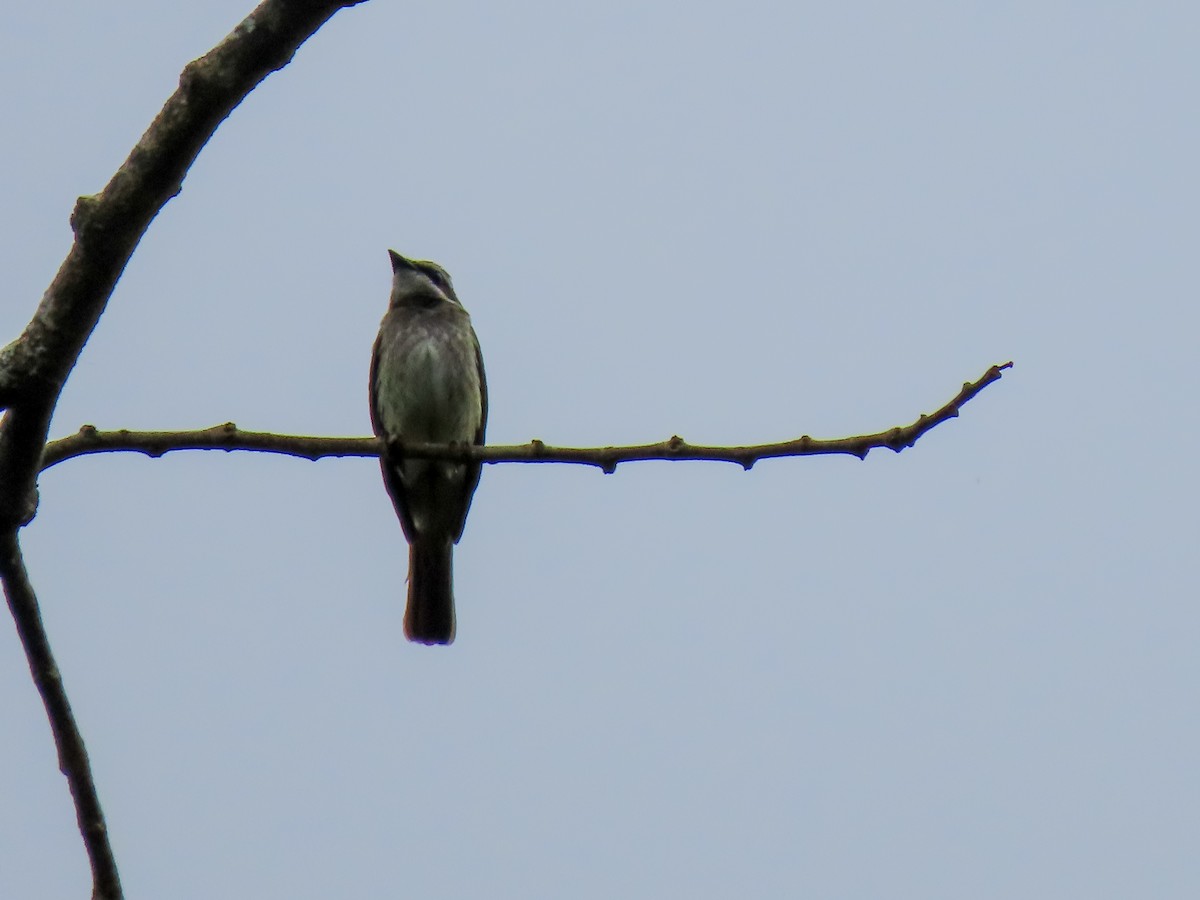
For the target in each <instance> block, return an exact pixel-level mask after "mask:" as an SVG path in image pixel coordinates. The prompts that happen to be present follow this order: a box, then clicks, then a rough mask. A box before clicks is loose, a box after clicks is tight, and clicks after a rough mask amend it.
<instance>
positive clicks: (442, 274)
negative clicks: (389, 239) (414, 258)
mask: <svg viewBox="0 0 1200 900" xmlns="http://www.w3.org/2000/svg"><path fill="white" fill-rule="evenodd" d="M413 264H414V265H415V266H416V267H417V268H418V269H420V270H421V271H422V272H424V273H425V274H426V275H428V276H429V280H430V281H432V282H433V283H434V284H436V285H437V286H438V287H439V288H441V289H442V290H443V291H446V292H447V293H452V292H453V290H454V289H453V288H451V287H450V275H449V273H448V272H447V271H446V270H445V269H443V268H442V267H441V266H439V265H438V264H437V263H431V262H428V261H426V260H421V261H419V262H415V263H413Z"/></svg>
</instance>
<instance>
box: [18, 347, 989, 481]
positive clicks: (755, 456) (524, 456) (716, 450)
mask: <svg viewBox="0 0 1200 900" xmlns="http://www.w3.org/2000/svg"><path fill="white" fill-rule="evenodd" d="M1011 367H1012V363H1011V362H1007V363H1004V364H1003V365H996V366H992V367H991V368H990V369H988V370H987V371H986V372H985V373H984V374H983V377H981V378H980V379H979V380H978V381H974V382H968V383H967V384H964V385H963V386H962V390H961V391H959V392H958V394H957V395H956V396H955V397H954V398H953V399H951V400H950V401H949V402H948V403H946V404H945V405H943V406H942V407H941V408H940V409H938V410H937V411H936V412H934V413H932V414H930V415H922V416H920V417H919V418H918V419H917V420H916V421H915V422H913V423H912V424H911V425H906V426H904V427H898V428H891V429H888V430H887V431H881V432H879V433H877V434H864V435H859V436H857V437H848V438H835V439H832V440H819V439H817V438H811V437H808V436H807V435H805V436H804V437H799V438H796V439H794V440H790V441H780V442H778V443H774V444H754V445H751V446H746V447H711V446H703V445H699V444H689V443H687V441H685V440H683V438H680V437H678V436H674V437H671V438H669V439H668V440H665V441H661V442H660V443H657V444H641V445H638V446H634V447H593V448H583V447H551V446H549V445H548V444H545V443H543V442H542V441H540V440H534V441H531V442H529V443H528V444H520V445H514V446H491V447H474V446H457V445H456V446H446V445H444V444H402V443H400V442H396V445H395V447H394V450H395V451H396V452H397V453H398V454H403V455H406V456H411V457H419V458H425V459H450V460H461V461H466V460H479V461H481V462H485V463H506V462H524V463H575V464H579V465H591V466H598V467H599V468H600V469H603V470H604V471H605V472H609V473H611V472H613V471H615V470H616V468H617V465H618V464H619V463H623V462H634V461H637V460H650V459H662V460H681V459H691V460H708V461H712V462H731V463H737V464H738V465H740V466H742V467H744V468H746V469H749V468H751V467H752V466H753V465H754V464H755V463H756V462H758V461H759V460H760V459H772V458H775V457H780V456H819V455H829V454H835V453H844V454H849V455H851V456H857V457H858V458H859V459H866V456H867V454H868V453H869V452H870V451H871V450H875V449H880V448H885V447H886V448H887V449H889V450H892V451H894V452H896V453H899V452H900V451H901V450H903V449H905V448H906V447H911V446H913V444H915V443H916V442H917V441H918V440H919V439H920V438H921V437H922V436H923V435H925V434H926V433H927V432H929V431H930V430H931V429H933V428H935V427H937V426H938V425H940V424H941V423H942V422H945V421H946V420H947V419H953V418H955V417H956V416H957V415H958V411H959V409H960V408H961V407H962V405H963V404H964V403H966V402H968V401H969V400H971V398H973V397H974V396H975V395H976V394H978V393H979V392H980V391H982V390H983V389H984V388H985V387H987V386H988V385H989V384H991V383H992V382H993V381H998V380H999V379H1000V377H1001V374H1002V372H1003V371H1004V370H1005V369H1008V368H1011ZM382 449H383V442H382V441H380V440H378V439H376V438H330V437H309V436H305V435H294V434H272V433H269V432H262V431H241V430H239V429H238V427H237V426H236V425H234V424H233V423H232V422H226V423H225V424H224V425H214V426H213V427H212V428H205V429H203V430H200V431H125V430H122V431H99V430H97V429H96V428H95V427H93V426H91V425H84V426H83V427H82V428H80V429H79V431H78V432H76V433H75V434H73V435H71V436H70V437H65V438H62V439H61V440H57V441H54V442H52V443H51V444H49V445H47V447H46V452H45V454H44V455H43V457H42V467H43V469H48V468H50V467H51V466H54V465H57V464H58V463H60V462H63V461H64V460H68V459H74V458H75V457H77V456H86V455H89V454H92V453H111V452H116V451H131V452H135V453H144V454H146V455H147V456H153V457H158V456H162V455H163V454H166V453H171V452H174V451H177V450H248V451H257V452H260V453H281V454H285V455H288V456H298V457H302V458H304V459H310V460H317V459H322V458H324V457H328V456H378V455H379V453H380V451H381V450H382Z"/></svg>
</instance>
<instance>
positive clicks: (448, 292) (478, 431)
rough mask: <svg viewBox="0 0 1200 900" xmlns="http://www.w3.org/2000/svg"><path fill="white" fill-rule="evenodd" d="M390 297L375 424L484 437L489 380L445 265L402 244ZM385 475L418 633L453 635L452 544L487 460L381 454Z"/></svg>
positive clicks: (441, 438) (383, 428) (407, 625)
mask: <svg viewBox="0 0 1200 900" xmlns="http://www.w3.org/2000/svg"><path fill="white" fill-rule="evenodd" d="M388 253H389V254H390V255H391V258H392V273H393V275H392V297H391V302H390V304H389V305H388V311H387V314H386V315H384V317H383V321H382V322H381V323H380V325H379V336H378V337H377V338H376V339H375V349H374V350H373V351H372V353H371V425H372V426H373V427H374V429H375V434H376V435H378V436H379V437H381V438H384V439H385V440H387V439H392V440H395V439H399V441H400V442H401V443H403V442H405V441H408V442H413V443H421V442H426V443H437V444H451V443H455V444H466V443H472V444H482V443H483V431H484V427H485V426H486V424H487V382H486V380H485V379H484V375H483V356H482V355H481V354H480V352H479V340H478V339H477V338H476V337H475V330H474V329H473V328H472V327H471V317H470V316H469V315H468V314H467V311H466V310H465V309H463V307H462V304H461V303H459V302H458V297H457V296H456V295H455V293H454V286H453V285H452V284H451V283H450V276H449V275H448V274H447V272H446V270H445V269H443V268H442V267H441V266H439V265H437V264H436V263H431V262H427V261H424V260H412V259H405V258H404V257H403V256H401V255H400V254H399V253H397V252H396V251H394V250H389V251H388ZM379 464H380V467H381V468H382V469H383V483H384V484H385V485H386V486H387V491H388V493H389V494H390V495H391V497H392V503H393V505H394V506H395V507H396V515H397V516H399V518H400V525H401V527H402V528H403V529H404V536H405V537H406V538H408V543H409V551H408V608H407V609H406V610H405V612H404V633H405V635H407V636H408V639H409V640H410V641H419V642H420V643H423V644H449V643H450V642H451V641H453V640H454V591H453V581H452V560H453V551H454V545H455V544H456V543H458V539H459V538H461V537H462V533H463V526H464V525H465V524H466V521H467V510H468V509H470V507H471V496H472V495H473V494H474V493H475V486H476V485H477V484H478V483H479V470H480V464H479V463H457V462H446V461H444V460H436V459H404V458H397V457H396V456H395V455H394V454H392V453H390V452H389V451H388V450H387V449H385V450H384V452H383V454H382V456H380V459H379Z"/></svg>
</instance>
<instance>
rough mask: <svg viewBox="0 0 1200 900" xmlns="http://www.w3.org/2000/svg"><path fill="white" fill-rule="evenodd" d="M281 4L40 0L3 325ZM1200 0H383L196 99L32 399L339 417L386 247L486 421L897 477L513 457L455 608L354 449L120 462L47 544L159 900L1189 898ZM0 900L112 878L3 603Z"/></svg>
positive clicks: (6, 62) (114, 820) (48, 615)
mask: <svg viewBox="0 0 1200 900" xmlns="http://www.w3.org/2000/svg"><path fill="white" fill-rule="evenodd" d="M250 7H251V4H250V2H233V0H220V2H215V0H213V2H208V3H203V4H185V5H184V6H183V7H181V6H180V5H179V4H169V3H161V2H149V0H143V2H117V3H108V4H101V5H97V4H94V3H84V2H79V0H72V2H45V3H41V4H21V5H20V6H18V7H14V9H12V10H10V11H9V12H8V13H7V14H6V24H5V28H4V30H3V32H2V33H0V108H3V110H4V113H5V120H6V121H5V140H4V141H3V142H0V172H2V173H3V175H2V178H3V182H2V184H3V194H4V197H5V203H4V206H5V213H4V215H3V216H2V217H0V222H2V223H3V224H2V226H0V227H3V229H4V231H3V234H2V238H3V239H2V240H0V269H2V271H3V272H4V273H5V277H4V284H5V297H6V299H5V301H4V302H3V303H2V304H0V325H2V326H3V328H2V333H3V335H5V338H4V339H5V340H7V339H8V337H9V336H13V335H15V334H17V333H18V332H19V329H20V328H21V327H22V326H23V325H24V323H25V322H26V321H27V319H28V318H29V316H30V314H31V313H32V311H33V308H34V306H35V305H36V303H37V301H38V299H39V298H40V296H41V294H42V292H43V291H44V289H45V287H46V285H47V284H48V283H49V281H50V279H51V278H52V276H53V274H54V272H55V270H56V269H57V267H58V265H59V263H60V262H61V260H62V258H63V256H64V255H65V252H66V250H67V248H68V246H69V241H70V231H69V228H68V225H67V217H68V214H69V212H70V210H71V207H72V205H73V203H74V199H75V197H76V196H77V195H79V194H82V193H92V192H95V191H97V190H99V189H100V188H101V187H102V186H103V185H104V183H105V182H106V181H107V179H108V178H109V176H110V175H111V173H112V172H113V170H114V169H115V168H116V167H117V165H119V164H120V162H121V161H122V159H123V158H124V157H125V155H126V154H127V152H128V150H129V148H130V147H131V146H132V144H133V142H134V141H135V140H136V139H137V137H138V136H139V135H140V134H141V133H142V131H143V130H144V128H145V127H146V125H147V124H148V123H149V121H150V119H151V118H152V117H153V115H154V114H155V112H156V111H157V110H158V108H159V107H160V105H161V103H162V101H163V100H164V99H165V98H166V97H167V96H168V95H169V93H170V92H171V91H172V89H173V88H174V86H175V84H176V83H177V79H178V73H179V71H180V69H181V68H182V67H183V65H184V64H185V63H186V62H187V61H188V60H190V59H192V58H194V57H196V56H198V55H200V54H201V53H203V52H205V51H206V50H207V49H208V48H209V47H211V46H212V45H213V44H214V43H216V42H217V41H218V40H219V39H220V38H221V37H222V36H223V35H224V34H225V33H227V32H228V31H229V30H230V29H231V28H232V27H233V25H234V24H235V23H236V22H237V21H238V20H239V19H240V18H241V17H242V16H243V15H244V14H245V13H246V12H248V11H249V9H250ZM1198 38H1200V14H1198V13H1197V12H1196V11H1195V9H1194V8H1193V7H1191V6H1189V5H1187V4H1181V3H1162V2H1152V3H1143V4H1132V3H1086V4H1085V3H1059V2H1039V3H1010V4H991V5H981V4H961V3H957V4H952V3H936V2H916V3H907V4H895V3H880V2H875V3H855V4H824V5H821V4H778V3H750V4H745V3H743V4H739V5H735V4H715V3H688V4H684V3H666V2H650V3H631V2H616V3H606V4H602V5H601V6H599V7H597V6H595V5H588V6H587V7H585V6H583V5H581V4H558V3H547V2H525V3H514V4H505V5H504V6H503V8H499V7H496V6H495V5H493V4H482V3H466V2H448V3H439V4H432V3H424V4H411V3H399V2H393V3H386V2H380V0H376V2H372V3H368V4H365V5H363V6H361V7H359V8H356V9H353V10H349V11H346V12H343V13H340V14H339V15H338V16H336V17H335V19H334V20H333V21H332V22H331V23H330V25H329V26H327V27H326V28H325V29H324V30H322V31H321V32H319V33H318V34H317V35H316V37H315V38H314V39H313V40H311V41H310V42H309V43H308V44H307V45H306V46H305V47H303V48H302V49H301V50H300V52H299V53H298V54H297V56H296V58H295V60H294V62H293V64H292V65H291V66H289V67H288V68H286V69H285V70H283V71H282V72H279V73H277V74H275V75H273V76H272V77H271V78H269V79H268V80H267V82H266V83H265V84H264V85H263V86H262V87H261V88H260V89H259V90H258V91H256V92H255V93H254V94H252V95H251V97H250V98H249V100H248V101H247V102H246V103H245V104H243V106H242V107H240V108H239V109H237V110H236V111H235V112H234V113H233V115H232V116H231V117H230V119H229V120H228V121H227V122H226V123H225V124H224V125H222V127H221V129H220V130H219V131H218V133H217V135H216V137H215V138H214V140H213V141H212V142H211V144H210V145H209V146H208V147H207V148H206V149H205V150H204V152H203V153H202V155H201V156H200V158H199V160H198V162H197V163H196V165H195V166H194V167H193V169H192V172H191V174H190V175H189V177H188V179H187V181H186V182H185V184H184V190H183V193H182V194H181V195H180V196H179V197H177V198H176V199H175V200H173V201H172V202H171V203H170V204H169V205H168V206H167V207H166V209H165V210H164V211H163V213H162V214H161V215H160V216H159V218H158V220H157V221H156V222H155V223H154V225H153V226H152V228H151V230H150V232H149V234H148V236H147V237H146V239H145V240H144V241H143V242H142V244H141V246H140V247H139V249H138V251H137V253H136V254H135V256H134V258H133V260H132V262H131V263H130V265H129V267H128V269H127V271H126V273H125V276H124V278H123V279H122V281H121V282H120V284H119V285H118V287H117V290H116V292H115V294H114V296H113V298H112V302H111V305H110V307H109V309H108V311H107V312H106V313H105V315H104V317H103V319H102V320H101V322H100V325H99V327H98V329H97V330H96V332H95V334H94V336H93V338H92V340H91V341H90V342H89V344H88V346H87V348H86V349H85V351H84V354H83V357H82V359H81V361H80V364H79V366H78V368H77V369H76V370H75V373H74V374H73V376H72V378H71V381H70V382H69V384H68V386H67V389H66V392H65V393H64V395H63V399H62V403H61V405H60V407H59V410H58V414H57V416H56V419H55V423H54V429H53V433H54V434H55V435H56V436H61V435H63V434H67V433H69V432H71V431H73V430H75V429H76V428H78V427H79V426H80V425H82V424H84V423H92V424H95V425H97V426H98V427H104V428H121V427H126V428H185V427H200V426H207V425H211V424H215V423H218V422H224V421H227V420H234V421H236V422H237V423H238V424H240V425H242V426H245V427H248V428H255V429H264V430H278V431H292V432H301V433H311V434H330V435H362V434H366V433H368V431H369V423H368V417H367V403H366V372H367V366H368V362H369V355H370V346H371V342H372V340H373V338H374V334H375V329H376V328H377V326H378V321H379V318H380V317H381V316H382V314H383V312H384V308H385V306H386V299H387V291H388V283H389V277H390V269H389V266H388V260H387V255H386V250H387V249H388V247H394V248H396V249H397V250H399V251H401V252H402V253H405V254H407V255H410V256H416V257H425V258H432V259H436V260H437V261H439V262H441V263H442V264H443V265H445V266H446V268H447V269H449V271H450V272H451V273H452V274H453V275H454V278H455V283H456V286H457V288H458V292H459V295H460V296H461V297H462V299H463V302H464V303H465V305H466V306H467V308H468V309H469V310H470V311H471V313H472V316H473V318H474V321H475V327H476V330H477V332H478V333H479V337H480V340H481V342H482V344H483V349H484V355H485V358H486V361H487V367H488V378H489V386H490V393H491V421H490V427H489V437H490V439H491V440H492V441H493V442H499V443H509V442H521V441H526V440H529V439H530V438H533V437H539V438H542V439H544V440H546V441H548V442H552V443H570V444H594V443H622V442H642V441H649V440H658V439H662V438H665V437H667V436H669V435H671V434H680V435H683V436H684V437H686V438H688V439H690V440H694V441H698V442H701V441H702V442H713V443H717V442H728V443H745V442H754V441H766V440H777V439H782V438H788V437H794V436H796V435H798V434H801V433H808V434H812V435H814V436H820V437H837V436H843V435H846V434H854V433H859V432H863V431H876V430H880V429H883V428H886V427H889V426H891V425H895V424H904V423H907V422H909V421H911V420H912V419H913V418H915V417H916V415H917V414H918V413H921V412H929V411H932V409H934V408H935V407H936V406H938V405H940V404H941V403H943V402H944V401H945V400H946V399H948V398H949V397H950V396H952V395H953V394H954V392H955V391H956V390H957V389H958V387H959V385H960V384H961V382H963V381H964V380H971V379H975V378H977V377H979V375H981V374H982V373H983V371H984V370H985V369H986V368H987V367H988V366H990V365H991V364H993V363H998V362H1004V361H1006V360H1008V359H1013V360H1015V363H1016V367H1015V368H1014V369H1013V370H1012V371H1011V372H1010V373H1009V374H1008V375H1007V376H1006V377H1005V379H1004V380H1003V381H1002V382H1000V383H999V384H996V385H993V386H992V387H990V388H989V389H988V390H987V391H985V392H984V394H982V395H981V396H980V397H979V398H978V399H977V400H975V401H974V402H973V403H971V404H969V405H968V406H967V407H966V408H965V409H964V410H963V415H962V416H961V417H960V418H959V419H958V420H956V421H953V422H950V423H948V424H946V425H945V426H943V427H941V428H939V429H938V430H936V431H935V432H934V433H932V434H930V435H929V436H928V437H927V438H926V439H925V440H923V441H922V442H921V443H919V444H918V445H917V447H915V448H914V449H913V450H911V451H906V452H904V453H903V454H900V455H898V456H897V455H893V454H891V453H888V452H883V453H877V454H872V455H871V456H870V457H869V458H868V459H867V461H866V462H865V463H860V462H857V461H855V460H852V459H841V458H821V459H803V460H781V461H774V462H766V463H762V464H760V465H759V466H757V467H756V468H755V469H754V470H753V471H752V472H750V473H744V472H742V471H740V470H739V469H737V468H736V467H732V466H718V465H715V464H667V463H646V464H638V465H632V466H628V467H624V466H623V467H621V468H620V469H619V470H618V472H617V473H616V474H615V475H613V476H608V477H606V476H603V475H601V474H600V473H598V472H596V471H594V470H592V469H583V468H570V467H548V466H514V465H506V466H494V467H490V468H488V469H486V470H485V471H484V474H483V480H482V482H481V485H480V488H479V492H478V494H477V495H476V499H475V504H474V507H473V509H472V513H471V518H470V520H469V522H468V525H467V530H466V535H465V537H464V539H463V542H462V544H461V545H460V546H459V550H458V553H457V556H456V592H457V595H458V608H459V628H458V640H457V642H456V643H455V644H454V645H453V647H451V648H450V649H448V650H439V649H427V648H424V647H418V646H415V645H410V644H407V643H406V642H405V641H404V639H403V636H402V631H401V616H402V612H403V597H404V590H405V589H404V583H403V581H404V577H405V569H406V560H407V551H406V547H405V545H404V541H403V537H402V535H401V532H400V528H399V525H398V523H397V522H396V520H395V517H394V515H393V512H392V509H391V504H390V502H389V501H388V498H387V495H386V493H385V492H384V490H383V486H382V483H381V480H380V478H379V473H378V469H377V467H376V465H375V463H374V462H373V461H370V460H341V461H334V460H327V461H323V462H320V463H316V464H314V463H307V462H303V461H300V460H291V459H283V458H277V457H268V456H262V455H249V454H242V455H227V454H223V453H207V454H206V453H194V454H177V455H174V456H170V457H168V458H166V459H162V460H149V459H145V458H142V457H137V456H122V455H106V456H97V457H92V458H88V459H82V460H76V461H72V462H69V463H66V464H63V465H62V466H60V467H58V468H56V469H54V470H53V471H51V472H49V473H47V474H46V475H45V476H44V478H43V479H42V484H41V489H42V502H41V509H40V513H39V516H38V518H37V520H36V521H35V522H34V523H33V524H32V525H31V526H30V527H29V528H28V529H27V530H26V533H25V536H24V542H25V546H26V549H27V554H28V561H29V565H30V567H31V570H32V575H33V579H34V582H35V584H36V586H37V588H38V590H39V592H40V597H41V601H42V604H43V614H44V617H45V620H46V625H47V627H48V629H49V633H50V637H51V640H52V642H53V645H54V648H55V650H56V652H57V653H58V656H59V661H60V664H61V667H62V670H63V675H64V677H65V679H66V684H67V687H68V690H69V692H70V696H71V700H72V702H73V704H74V706H75V710H76V713H77V716H78V718H79V722H80V725H81V727H82V729H83V732H84V735H85V737H86V739H87V741H88V746H89V749H90V752H91V755H92V761H93V763H94V766H95V773H96V778H97V782H98V785H99V790H100V795H101V799H102V801H103V804H104V808H105V811H106V813H107V815H108V821H109V826H110V829H111V832H112V839H113V843H114V846H115V849H116V852H117V854H118V859H119V861H120V863H121V872H122V877H123V880H124V884H125V888H126V891H127V894H128V895H129V896H130V897H157V896H163V897H166V896H169V897H173V898H183V900H187V898H193V897H195V898H200V897H204V898H210V897H225V896H228V897H256V896H262V897H288V898H318V897H321V898H324V897H330V896H353V897H388V896H414V897H445V898H462V897H484V896H486V897H499V898H563V897H570V898H613V897H621V898H632V900H637V898H661V897H714V898H725V897H800V896H803V897H816V898H856V900H857V898H862V900H878V898H919V900H929V898H954V900H960V898H963V897H971V898H974V900H987V898H1013V897H1021V898H1061V897H1088V898H1105V897H1112V898H1129V897H1155V898H1164V897H1179V898H1185V897H1186V898H1190V897H1194V896H1196V895H1197V893H1198V892H1200V857H1198V855H1197V853H1196V838H1197V832H1198V827H1200V777H1198V776H1197V768H1196V760H1197V758H1198V757H1200V720H1198V713H1197V709H1200V704H1198V700H1200V697H1198V696H1197V694H1198V691H1197V685H1198V683H1200V662H1198V660H1197V655H1196V643H1197V634H1198V632H1200V612H1198V610H1197V603H1196V598H1197V596H1200V590H1198V588H1200V577H1198V576H1197V571H1196V561H1195V555H1196V554H1195V545H1196V531H1197V529H1196V524H1195V505H1196V496H1197V487H1196V485H1197V479H1196V477H1195V475H1194V466H1193V465H1192V463H1191V461H1190V454H1191V452H1192V451H1193V449H1194V447H1195V446H1196V444H1197V442H1198V441H1200V425H1198V423H1197V416H1196V401H1195V398H1194V396H1193V391H1192V390H1191V388H1192V385H1193V384H1194V382H1195V374H1194V358H1195V353H1196V338H1195V334H1196V330H1197V326H1198V322H1197V314H1196V296H1197V281H1198V278H1197V264H1196V252H1197V246H1198V244H1200V242H1198V240H1197V239H1198V237H1200V234H1198V231H1200V229H1198V226H1197V212H1196V211H1197V209H1198V208H1200V180H1198V178H1197V167H1196V160H1197V159H1198V158H1200V121H1198V119H1197V117H1196V115H1195V110H1194V107H1195V98H1196V92H1197V76H1198V74H1200V63H1198V62H1197V59H1198V58H1200V57H1198V55H1197V46H1198V43H1200V41H1198ZM0 718H2V720H3V721H4V723H5V726H4V736H3V738H2V739H0V896H2V897H23V898H24V897H30V898H39V897H46V898H58V897H79V896H86V895H87V892H88V890H89V876H88V871H87V865H86V858H85V856H84V853H83V850H82V847H81V846H80V843H79V838H78V834H77V831H76V827H75V818H74V813H73V810H72V808H71V806H70V800H69V796H68V793H67V789H66V785H65V782H64V781H63V779H62V777H61V776H60V775H59V773H58V771H57V767H56V760H55V756H54V750H53V745H52V742H51V739H50V735H49V730H48V726H47V725H46V722H45V717H44V713H43V711H42V708H41V705H40V702H39V700H38V698H37V695H36V692H35V690H34V688H33V685H32V683H31V682H30V679H29V676H28V670H27V667H26V664H25V661H24V658H23V656H22V655H21V652H20V649H19V647H18V644H17V641H16V638H15V636H14V634H13V629H12V627H11V625H9V626H6V627H3V628H0Z"/></svg>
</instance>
